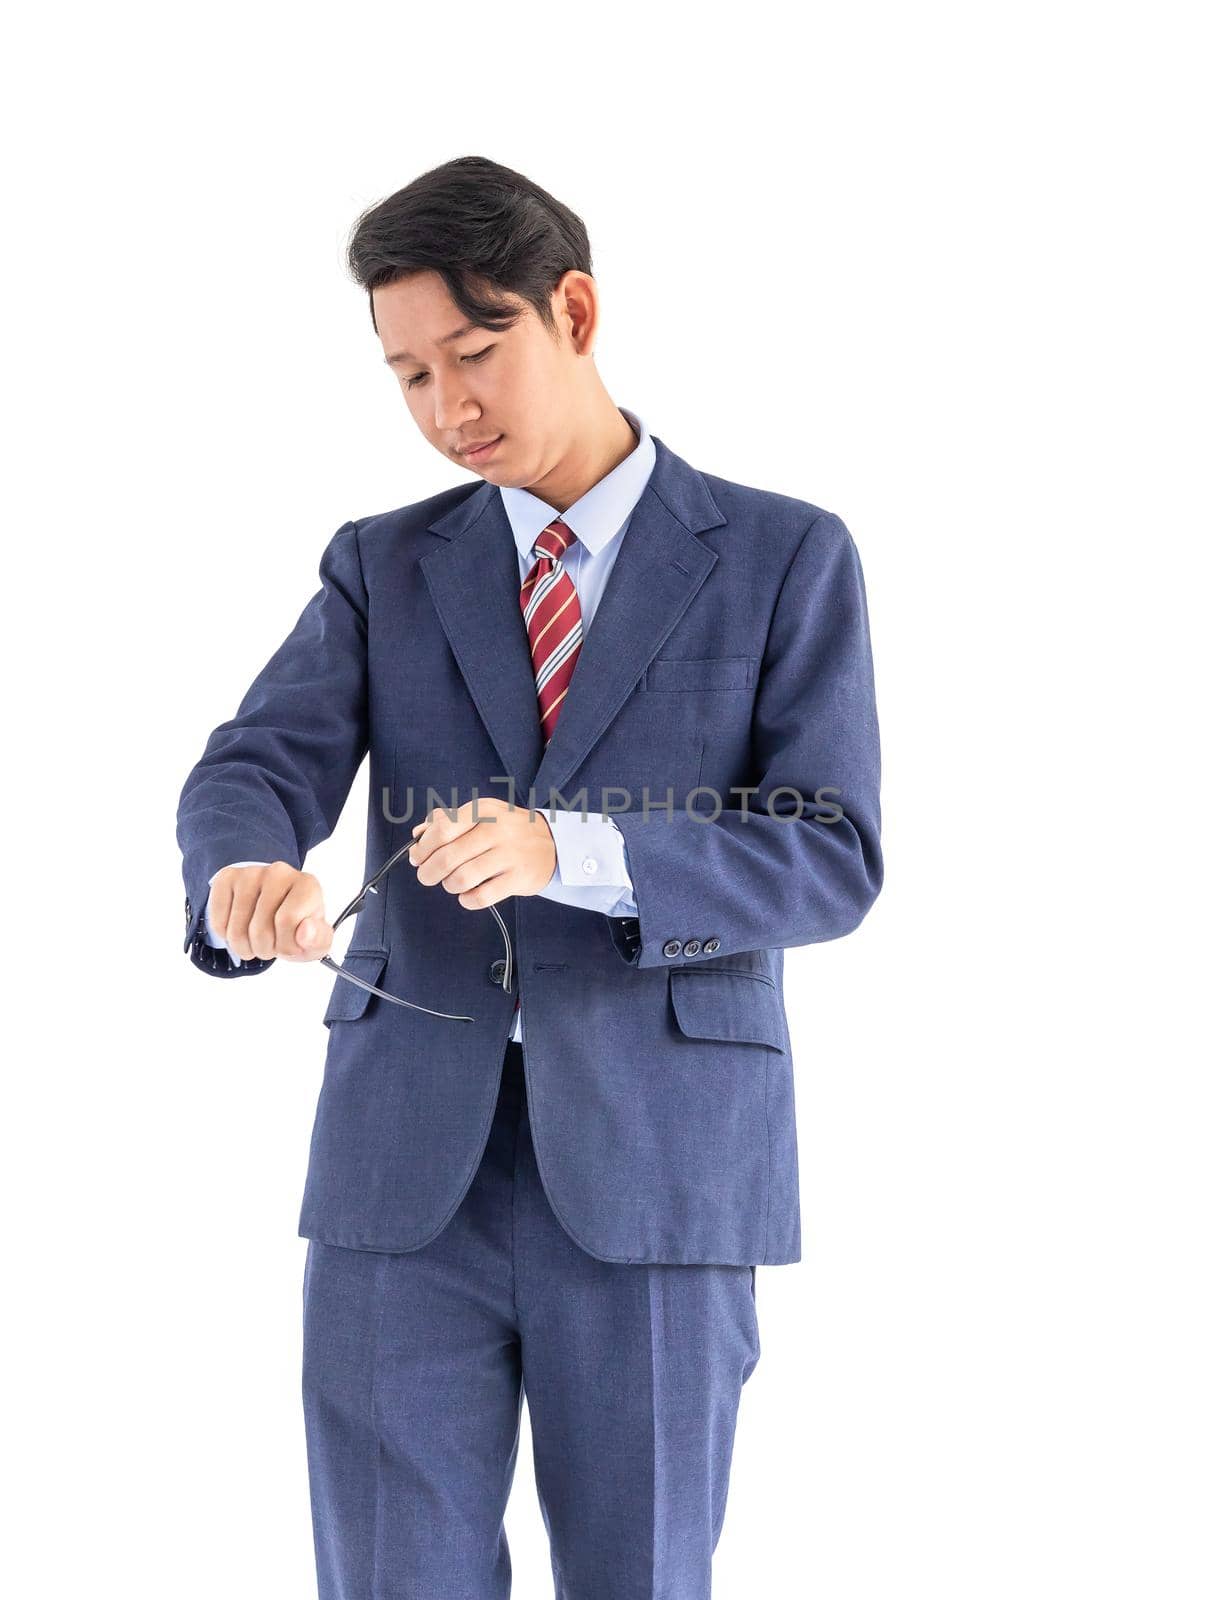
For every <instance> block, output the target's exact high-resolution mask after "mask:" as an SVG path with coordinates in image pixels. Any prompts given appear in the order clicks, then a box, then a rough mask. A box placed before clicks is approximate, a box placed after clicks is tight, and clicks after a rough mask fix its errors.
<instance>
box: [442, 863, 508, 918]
mask: <svg viewBox="0 0 1217 1600" xmlns="http://www.w3.org/2000/svg"><path fill="white" fill-rule="evenodd" d="M519 875H520V874H519V868H518V867H506V868H504V870H503V871H502V872H497V873H495V874H494V875H493V876H492V877H489V878H485V879H483V881H482V882H481V883H479V884H478V885H477V887H476V888H473V889H466V890H464V891H463V892H462V893H461V894H459V895H457V902H458V904H460V905H462V906H464V908H465V910H466V911H482V910H484V909H485V908H486V907H487V906H493V905H497V904H498V903H499V901H500V900H506V899H508V898H509V897H510V896H511V895H513V894H515V893H516V892H517V890H518V888H519Z"/></svg>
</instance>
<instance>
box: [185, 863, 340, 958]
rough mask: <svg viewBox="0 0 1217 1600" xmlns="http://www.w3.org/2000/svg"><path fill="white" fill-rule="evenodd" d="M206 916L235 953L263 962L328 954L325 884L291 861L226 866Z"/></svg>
mask: <svg viewBox="0 0 1217 1600" xmlns="http://www.w3.org/2000/svg"><path fill="white" fill-rule="evenodd" d="M207 913H208V919H209V921H210V922H211V926H212V927H213V928H214V929H215V932H216V933H217V935H218V936H219V937H220V938H222V939H223V940H224V943H225V944H226V945H227V946H228V948H229V950H230V951H231V952H232V954H233V955H234V956H239V957H240V959H241V960H242V961H250V960H252V959H253V958H254V957H255V956H256V957H257V958H258V959H259V960H262V961H266V960H269V959H270V958H271V957H272V956H278V957H281V958H282V959H283V960H285V961H316V960H317V959H318V958H319V957H320V956H324V955H328V953H329V949H330V946H331V944H332V943H333V940H334V930H333V928H331V927H330V925H329V923H328V922H327V921H326V919H325V903H324V900H323V899H322V894H321V885H320V884H319V883H318V882H317V880H316V878H315V877H314V876H313V875H312V873H311V872H302V871H300V869H299V868H298V867H293V866H292V865H291V864H290V863H289V862H287V861H272V862H270V863H268V864H267V865H265V866H245V867H224V868H223V870H222V871H220V872H217V873H216V875H215V877H214V878H213V879H212V882H211V894H210V898H209V900H208V903H207Z"/></svg>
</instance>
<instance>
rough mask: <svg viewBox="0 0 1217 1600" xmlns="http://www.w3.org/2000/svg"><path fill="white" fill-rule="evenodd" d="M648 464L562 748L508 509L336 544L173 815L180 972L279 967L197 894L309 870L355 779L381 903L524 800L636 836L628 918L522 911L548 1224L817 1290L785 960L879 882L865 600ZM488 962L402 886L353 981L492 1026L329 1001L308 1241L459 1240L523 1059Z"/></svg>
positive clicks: (343, 987)
mask: <svg viewBox="0 0 1217 1600" xmlns="http://www.w3.org/2000/svg"><path fill="white" fill-rule="evenodd" d="M655 445H656V462H655V467H654V470H653V472H652V475H651V478H650V480H649V482H648V484H647V487H646V489H645V491H644V492H643V495H642V498H641V499H640V501H639V502H638V505H637V506H636V508H635V510H634V513H633V515H632V517H631V519H630V522H629V524H628V526H627V528H626V530H625V533H624V535H623V540H622V545H621V549H620V553H619V555H618V558H617V562H616V565H615V567H614V569H613V572H612V574H611V576H610V579H609V583H608V586H607V588H606V590H605V592H604V595H603V597H602V599H601V601H600V605H599V609H598V610H597V613H596V616H595V620H594V625H593V626H592V627H591V628H590V629H589V630H588V633H587V635H586V637H585V639H584V642H583V646H582V650H581V653H580V656H579V660H578V663H577V666H576V669H575V673H574V676H573V678H572V681H571V686H570V690H569V692H568V694H567V697H566V700H565V702H564V704H563V707H562V713H561V716H560V717H559V719H558V724H557V728H556V731H555V733H554V736H553V738H552V740H551V742H550V744H549V745H548V747H545V746H544V744H543V740H542V735H541V729H540V723H539V718H538V713H537V697H536V689H535V685H534V681H533V670H532V662H531V658H530V656H529V651H528V642H527V637H526V634H525V631H524V626H523V620H522V617H521V614H520V604H519V571H518V557H517V553H516V548H515V544H514V542H513V539H512V533H511V528H510V525H509V523H508V521H507V517H506V513H505V511H504V509H503V503H502V499H501V496H500V494H499V492H498V490H497V488H496V487H494V486H493V485H491V484H487V483H481V484H477V485H474V486H472V487H471V486H469V485H461V486H460V487H458V488H455V489H450V490H447V491H446V492H444V493H442V494H439V495H436V496H434V497H432V498H431V499H428V500H424V501H421V502H419V503H417V504H414V505H409V506H404V507H401V508H400V509H397V510H394V511H389V512H385V513H383V514H382V515H379V516H373V517H367V518H361V519H359V520H358V521H353V522H348V523H346V524H344V526H343V527H341V528H339V529H338V531H337V532H336V533H335V534H334V536H333V537H332V539H331V540H330V541H329V544H328V545H327V547H326V549H325V551H324V553H323V555H322V557H321V564H320V578H321V588H320V589H319V590H318V592H317V593H316V594H315V595H314V596H313V598H312V599H311V600H310V601H309V602H308V604H307V605H306V606H305V607H304V610H303V612H302V614H301V616H300V619H299V621H298V622H297V624H296V626H295V627H294V629H293V630H292V632H291V633H290V635H289V636H288V638H287V639H286V640H285V641H284V642H283V644H282V645H281V646H280V647H279V648H278V650H277V651H276V652H275V653H274V655H273V656H272V657H271V658H270V660H269V661H268V662H267V664H266V666H265V667H264V668H263V669H262V671H261V672H260V673H259V674H258V676H257V678H256V679H255V681H254V682H253V684H252V685H251V686H250V688H249V690H248V692H247V693H246V695H245V697H244V699H243V700H242V702H241V704H240V706H239V708H238V710H237V713H236V715H235V716H234V717H232V718H231V719H230V720H229V721H227V722H225V723H222V724H221V725H220V726H219V727H218V728H216V729H215V730H214V732H213V733H212V734H211V736H210V737H209V739H208V741H207V744H206V747H205V750H204V752H203V755H202V757H201V759H200V760H199V762H198V764H197V765H196V766H195V767H194V769H193V770H192V771H191V773H190V775H189V777H188V778H187V780H186V783H185V786H184V788H183V790H182V795H181V802H180V807H179V813H178V839H179V843H180V845H181V848H182V852H183V875H184V878H185V883H186V890H187V899H186V922H187V933H186V946H185V947H186V949H187V950H188V951H189V953H190V956H191V959H192V960H193V961H194V962H195V963H196V964H197V965H199V966H200V967H201V968H202V969H203V970H204V971H208V972H213V973H215V974H217V975H218V976H237V977H240V976H245V975H253V974H257V973H260V972H263V971H265V969H266V968H267V967H268V966H269V965H271V963H270V962H269V961H254V962H249V963H243V964H242V965H241V966H240V967H236V968H234V967H232V966H231V964H230V963H229V961H228V956H227V952H226V951H221V950H215V949H212V948H211V947H210V946H208V945H207V944H206V943H205V940H204V930H203V926H202V922H203V917H202V908H203V906H204V905H205V902H206V899H207V885H208V878H209V877H210V876H211V874H212V873H214V872H215V871H216V870H217V869H218V868H219V867H221V866H224V865H225V864H227V863H228V862H231V861H241V860H266V861H275V860H282V861H287V862H290V863H291V864H292V865H293V866H296V867H302V866H303V865H304V861H305V857H306V856H307V854H308V851H309V850H310V849H311V847H312V846H313V845H315V844H317V843H318V842H319V841H320V840H322V839H325V838H326V837H328V835H329V834H330V833H331V832H332V830H333V829H334V827H335V825H336V824H337V821H338V818H339V814H340V813H341V811H342V808H343V804H344V802H345V800H346V797H347V794H348V792H349V790H350V787H351V784H352V782H353V780H354V777H355V774H356V772H357V770H358V769H359V767H360V764H361V762H362V760H363V758H364V756H365V755H368V756H369V757H370V762H371V768H370V783H369V805H368V819H367V853H366V864H367V869H368V872H369V874H370V873H371V872H372V871H374V870H375V869H376V868H377V867H379V866H380V864H381V863H382V862H383V861H384V860H385V859H386V858H387V857H388V856H389V855H390V854H391V853H392V851H393V850H394V849H396V848H397V847H398V846H399V845H400V844H402V843H403V842H404V841H405V840H406V839H407V838H408V837H409V835H410V828H411V826H412V824H413V823H414V822H416V821H418V820H419V819H420V818H421V817H422V816H423V815H425V813H426V810H427V801H428V794H429V792H431V803H432V804H435V803H443V804H449V805H450V804H461V803H463V802H465V801H468V800H471V799H473V798H474V796H475V795H477V796H481V797H483V798H488V797H497V798H499V799H503V800H506V799H509V798H511V793H510V792H509V790H508V788H507V778H508V777H510V778H511V779H512V780H513V782H514V785H515V788H514V795H515V798H516V800H517V801H518V802H519V803H521V804H527V803H528V801H529V797H530V791H531V795H532V798H533V801H534V803H535V804H536V805H537V806H538V807H545V806H547V805H549V804H550V803H551V795H554V794H556V795H558V796H561V799H562V801H563V802H564V803H565V804H567V805H570V806H574V807H578V806H579V805H580V804H581V803H582V802H583V801H584V798H586V805H587V808H588V810H589V811H592V812H599V811H600V810H601V808H602V807H603V808H604V809H606V810H607V811H608V812H609V814H610V815H612V816H613V818H614V820H615V821H616V823H617V825H618V826H619V827H620V829H621V830H622V833H623V834H624V838H625V846H626V855H627V861H628V866H629V871H630V874H631V877H632V879H633V883H634V896H635V901H636V904H637V906H638V915H637V916H636V917H629V918H610V917H606V916H603V915H602V914H600V913H599V912H591V911H587V910H584V909H577V908H575V907H571V906H567V905H563V904H561V903H558V902H555V901H552V900H549V899H546V898H544V897H542V896H537V895H530V896H520V897H512V898H509V899H507V900H504V901H502V902H501V903H500V905H499V910H500V911H501V912H502V913H503V915H504V917H505V919H506V921H507V924H508V927H509V929H510V930H511V932H512V942H513V949H514V953H515V974H516V982H517V983H518V985H519V993H520V995H521V997H522V1001H523V1015H524V1039H523V1044H524V1055H525V1068H526V1074H527V1088H528V1097H529V1105H530V1113H531V1122H532V1130H533V1139H534V1143H535V1147H536V1154H537V1162H538V1166H539V1169H540V1173H541V1177H542V1181H543V1183H544V1185H545V1191H546V1194H547V1195H548V1198H549V1201H550V1203H551V1205H552V1206H553V1209H554V1211H555V1213H556V1215H557V1217H558V1219H559V1221H560V1222H561V1223H562V1225H563V1226H564V1227H565V1228H566V1230H567V1231H568V1233H569V1234H570V1235H571V1237H572V1238H573V1239H574V1240H575V1241H576V1242H577V1243H578V1244H579V1245H580V1246H582V1247H583V1248H584V1249H585V1250H587V1251H589V1252H590V1253H591V1254H593V1255H596V1256H599V1257H601V1258H603V1259H605V1260H611V1261H621V1262H635V1261H649V1262H652V1261H653V1262H706V1263H712V1262H716V1263H734V1264H744V1263H749V1264H757V1263H769V1264H778V1263H782V1262H791V1261H797V1260H798V1259H799V1258H800V1225H799V1185H798V1160H797V1148H796V1136H795V1105H794V1080H793V1070H792V1069H793V1062H792V1057H791V1049H790V1035H789V1029H788V1026H787V1020H786V1013H785V1004H784V997H783V962H782V952H783V950H785V949H789V948H791V947H793V946H797V945H805V944H813V943H816V942H818V941H821V940H826V939H835V938H838V937H840V936H841V935H842V934H846V933H849V932H850V931H851V930H852V929H854V928H856V927H857V926H858V924H859V922H860V921H861V920H862V918H863V917H864V916H865V914H866V912H867V910H868V909H869V907H870V905H871V903H872V902H873V900H874V898H875V896H876V895H877V893H878V892H879V888H880V883H881V880H882V863H881V856H880V847H879V742H878V727H877V720H876V712H875V696H874V684H873V677H872V668H871V652H870V640H869V633H868V623H867V613H866V600H865V594H864V588H863V579H862V572H861V568H860V566H859V562H858V556H857V552H856V550H855V547H854V543H853V540H852V539H851V537H850V534H849V532H848V530H847V529H846V527H845V525H844V523H842V521H841V520H840V518H839V517H837V516H835V515H833V514H832V513H831V512H827V511H823V510H821V509H820V508H818V507H817V506H814V505H810V504H807V503H806V502H803V501H800V500H797V499H793V498H791V497H788V496H785V495H779V494H774V493H769V492H767V491H763V490H758V489H753V488H748V487H745V486H743V485H741V484H737V483H732V482H729V481H727V480H725V479H722V478H717V477H713V476H710V475H709V474H705V473H700V472H698V471H696V470H695V469H694V468H693V467H691V466H689V465H688V464H687V463H686V462H685V461H683V460H682V459H681V458H680V457H679V456H677V455H676V454H675V453H674V452H673V451H671V450H669V449H668V448H667V446H666V445H665V444H664V443H663V441H662V440H660V439H659V438H658V437H656V438H655ZM741 789H742V790H744V791H745V792H744V793H743V794H742V795H741V794H740V793H739V792H732V791H733V790H734V791H739V790H741ZM385 791H387V794H386V792H385ZM584 791H585V792H586V794H585V796H584ZM669 792H670V793H669ZM411 799H412V801H413V804H412V805H411ZM623 804H624V805H625V806H626V809H619V807H621V806H622V805H623ZM407 813H408V817H407V819H406V820H402V821H394V820H392V819H393V818H399V817H403V816H406V814H407ZM501 954H502V937H501V934H500V932H499V929H498V927H497V926H496V924H495V921H494V919H493V918H492V917H491V916H490V915H489V914H488V913H487V912H485V911H470V910H466V909H465V908H464V907H462V906H461V905H460V904H459V902H458V901H457V899H456V897H455V895H450V894H449V893H448V892H447V891H446V890H445V889H443V887H442V886H440V885H423V884H420V883H419V882H418V879H417V876H416V874H415V872H414V870H413V868H411V867H410V866H409V864H408V863H404V864H403V866H401V867H399V868H397V869H395V871H394V872H393V873H392V874H390V877H389V879H388V880H386V884H385V888H384V890H383V892H382V893H381V894H380V895H379V896H376V897H372V896H369V898H368V901H367V902H366V904H365V906H364V908H363V910H362V911H361V912H360V913H359V917H358V920H357V923H356V927H355V930H354V934H353V937H352V940H351V944H350V947H349V951H348V955H347V962H346V964H347V965H348V966H349V967H350V968H351V969H352V970H353V971H355V972H357V973H358V974H359V975H361V976H363V977H365V978H367V979H369V980H370V981H372V982H374V983H376V984H378V985H380V986H382V987H384V988H386V989H387V990H388V991H389V992H391V993H395V994H400V995H403V996H405V997H406V998H407V999H410V1000H416V1001H419V1002H421V1003H423V1004H425V1005H427V1006H431V1007H434V1008H436V1009H439V1010H443V1011H448V1012H458V1013H463V1014H466V1015H470V1016H472V1017H474V1019H475V1020H474V1021H473V1022H472V1023H468V1022H456V1021H450V1020H444V1019H442V1018H436V1017H432V1016H429V1015H427V1014H425V1013H423V1012H418V1011H413V1010H409V1009H407V1008H405V1007H401V1006H395V1005H391V1004H389V1003H388V1002H387V1001H384V1000H382V999H379V998H378V997H376V996H372V995H369V994H368V993H367V992H366V991H365V990H361V989H358V988H357V987H356V986H355V985H353V984H349V983H346V982H344V981H343V980H342V979H341V978H335V979H334V980H333V984H332V988H331V991H330V995H329V1003H328V1006H327V1009H326V1011H325V1014H324V1020H325V1023H326V1025H327V1027H328V1030H329V1032H328V1044H327V1051H326V1061H325V1071H324V1077H323V1081H322V1084H321V1090H320V1096H319V1100H318V1105H317V1113H316V1120H315V1123H314V1128H313V1136H312V1142H311V1149H310V1154H309V1163H308V1173H307V1179H306V1184H305V1192H304V1198H303V1204H302V1208H301V1214H300V1229H299V1231H300V1233H301V1234H302V1235H304V1236H305V1237H308V1238H314V1239H319V1240H322V1241H325V1242H327V1243H330V1244H336V1245H345V1246H352V1247H356V1248H364V1249H372V1250H412V1249H416V1248H418V1247H420V1246H422V1245H424V1244H426V1243H427V1242H428V1241H429V1240H431V1239H432V1238H434V1237H435V1236H436V1234H437V1233H438V1232H439V1231H440V1230H441V1229H442V1228H443V1226H444V1225H445V1223H446V1222H447V1221H448V1220H449V1219H450V1218H451V1217H452V1215H453V1214H454V1212H455V1211H456V1209H457V1207H458V1206H459V1204H460V1202H461V1199H462V1197H463V1196H464V1194H465V1191H466V1189H467V1188H468V1185H469V1183H470V1181H471V1180H472V1178H473V1174H474V1172H475V1170H476V1168H477V1165H478V1162H479V1160H480V1157H481V1154H482V1150H483V1147H484V1145H485V1141H486V1136H487V1133H488V1131H489V1128H490V1123H491V1118H492V1116H493V1114H494V1108H495V1100H496V1095H497V1091H498V1084H499V1075H500V1071H501V1068H502V1063H503V1052H504V1047H505V1044H506V1041H507V1039H508V1037H509V1036H510V1033H511V1028H512V1016H513V1005H514V995H513V994H511V993H506V992H504V990H503V989H502V988H501V986H499V984H498V983H497V982H496V973H497V971H498V970H499V969H496V968H495V965H494V964H495V962H496V960H497V959H498V958H500V957H501Z"/></svg>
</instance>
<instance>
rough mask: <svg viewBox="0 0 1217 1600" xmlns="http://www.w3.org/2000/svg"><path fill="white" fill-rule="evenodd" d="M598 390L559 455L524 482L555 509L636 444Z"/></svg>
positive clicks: (602, 474) (629, 429) (573, 498)
mask: <svg viewBox="0 0 1217 1600" xmlns="http://www.w3.org/2000/svg"><path fill="white" fill-rule="evenodd" d="M600 393H601V395H602V396H603V399H602V400H598V401H597V403H596V405H595V406H594V407H593V409H592V411H591V413H590V414H589V415H588V416H587V417H585V418H583V419H582V420H581V422H580V424H579V425H578V426H577V427H576V428H575V429H574V430H573V431H572V433H571V436H570V440H569V443H568V444H567V447H566V449H565V450H564V451H563V453H562V456H561V459H560V460H559V461H557V462H556V463H555V464H554V466H553V467H552V469H551V470H550V471H549V472H547V473H546V474H545V476H544V477H543V478H541V479H539V480H538V481H537V482H536V483H530V484H528V485H526V487H527V488H528V490H529V491H530V492H531V493H532V494H535V495H536V496H537V498H538V499H539V500H544V501H545V503H546V505H550V506H553V508H554V510H555V511H559V512H561V511H567V510H569V509H570V507H571V506H573V505H574V503H575V501H576V500H580V499H582V497H583V496H584V495H585V494H586V493H587V491H588V490H589V489H590V488H591V487H592V486H593V484H597V483H599V482H600V480H601V478H605V477H607V476H608V474H609V473H610V472H612V470H613V468H614V467H616V466H620V464H621V462H623V461H624V460H625V458H626V456H628V455H630V454H631V453H632V452H633V451H634V450H636V449H637V448H638V435H637V434H636V433H635V432H634V430H633V428H632V427H631V426H630V424H629V423H628V422H627V421H626V419H625V418H624V417H623V416H622V414H621V412H620V411H619V410H618V409H617V407H616V406H615V405H614V404H613V401H612V399H611V397H610V396H609V394H608V393H607V391H605V390H603V389H602V390H601V391H600Z"/></svg>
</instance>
